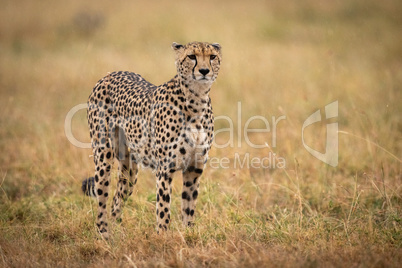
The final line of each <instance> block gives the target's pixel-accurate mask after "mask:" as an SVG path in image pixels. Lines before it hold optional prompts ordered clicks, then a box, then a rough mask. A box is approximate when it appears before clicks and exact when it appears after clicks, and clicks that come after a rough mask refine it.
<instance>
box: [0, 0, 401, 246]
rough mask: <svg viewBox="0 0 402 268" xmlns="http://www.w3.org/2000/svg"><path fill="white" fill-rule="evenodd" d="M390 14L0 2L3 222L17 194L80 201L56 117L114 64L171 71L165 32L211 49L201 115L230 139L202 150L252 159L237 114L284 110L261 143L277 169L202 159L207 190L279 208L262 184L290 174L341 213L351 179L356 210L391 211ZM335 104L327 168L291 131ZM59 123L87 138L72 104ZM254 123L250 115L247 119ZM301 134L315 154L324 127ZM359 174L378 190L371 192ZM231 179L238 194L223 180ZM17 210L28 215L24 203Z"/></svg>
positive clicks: (221, 5)
mask: <svg viewBox="0 0 402 268" xmlns="http://www.w3.org/2000/svg"><path fill="white" fill-rule="evenodd" d="M401 14H402V3H401V2H400V1H393V0H385V1H371V0H369V1H366V0H365V1H363V0H362V1H360V0H357V1H341V0H339V1H313V0H306V1H262V0H261V1H259V0H253V1H237V0H235V1H228V0H224V1H202V2H196V1H181V0H179V1H175V2H174V3H173V4H172V3H171V2H168V1H75V0H72V1H68V2H64V1H48V0H44V1H22V0H17V1H9V0H4V1H2V5H1V9H0V149H1V151H2V154H0V183H1V191H0V203H1V202H3V205H0V207H2V206H3V207H2V210H3V219H2V224H3V226H12V225H13V224H14V223H15V221H16V218H18V217H17V216H16V215H19V214H18V211H15V210H13V209H11V208H10V207H13V206H14V207H16V206H17V205H16V204H18V202H26V200H27V199H28V200H35V202H40V200H42V201H43V202H45V203H46V202H47V201H49V202H50V200H53V199H49V198H56V197H60V198H61V196H67V198H70V202H72V203H74V202H75V201H74V200H81V199H79V198H81V197H80V192H79V191H80V185H81V181H82V179H83V178H86V177H88V176H91V175H92V172H93V162H92V161H93V160H92V158H90V157H89V155H91V154H92V152H91V150H90V149H80V148H77V147H74V146H72V145H71V144H70V143H69V142H68V140H67V139H66V136H65V133H64V120H65V117H66V114H67V112H68V111H69V110H70V109H71V108H72V107H74V106H75V105H77V104H80V103H85V102H86V101H87V98H88V96H89V94H90V92H91V90H92V88H93V86H94V85H95V84H96V82H97V81H98V80H99V79H100V78H102V77H103V76H105V75H106V74H107V73H108V72H112V71H117V70H128V71H133V72H136V73H139V74H141V75H142V76H143V77H144V78H146V79H147V80H148V81H150V82H152V83H154V84H157V85H158V84H161V83H163V82H165V81H168V80H169V79H171V78H172V77H173V76H174V75H175V73H176V69H175V66H174V56H173V52H172V50H171V44H172V42H179V43H187V42H191V41H206V42H217V43H220V44H221V46H222V49H223V62H222V66H221V72H220V74H219V77H218V79H217V81H216V83H215V84H214V85H213V88H212V91H211V98H212V104H213V108H214V114H215V117H217V116H220V115H223V116H228V117H230V118H232V119H233V123H234V129H235V131H234V138H235V143H234V147H232V148H226V149H224V150H223V149H217V148H213V150H212V152H211V154H210V156H211V157H222V156H226V157H229V158H231V159H232V160H233V157H234V155H235V153H239V154H240V155H244V154H246V153H250V154H251V156H256V157H264V156H266V155H267V154H268V152H269V150H268V149H266V150H265V149H253V148H251V147H250V146H248V145H247V144H245V142H244V137H241V143H240V144H238V143H237V133H238V132H237V129H238V128H239V127H240V129H242V128H243V127H244V123H245V121H247V119H248V118H250V117H251V116H255V115H260V116H263V117H265V118H267V119H268V121H269V122H270V123H271V124H272V116H275V117H276V118H278V117H280V116H283V115H284V116H286V119H285V120H283V121H281V122H280V123H278V126H277V132H276V135H277V138H276V147H273V148H271V149H272V151H273V152H275V153H276V154H277V155H278V156H280V157H283V158H284V159H286V169H285V171H286V172H285V173H284V172H283V170H278V169H253V168H250V169H246V168H243V169H239V168H233V167H231V168H230V169H222V168H220V169H211V168H209V169H208V170H207V171H206V173H205V174H204V176H205V178H206V180H207V181H209V180H210V181H214V182H211V183H212V185H214V187H215V186H216V187H215V188H214V187H210V188H208V189H209V190H211V191H215V192H216V193H218V194H219V193H221V192H225V193H236V196H237V197H239V195H241V196H242V200H243V202H245V204H246V205H245V206H249V207H254V209H256V211H259V212H261V211H266V210H267V209H268V210H269V208H270V207H272V206H273V205H274V204H275V205H279V206H280V207H281V206H282V207H292V206H293V205H294V200H293V199H292V197H291V196H292V195H291V194H288V193H287V194H284V192H283V191H282V190H280V189H279V190H277V191H274V189H271V188H272V184H273V183H275V184H279V185H282V186H284V187H288V188H292V187H296V186H295V185H296V184H294V183H293V182H292V181H289V176H290V177H291V178H296V177H297V178H298V179H299V178H300V180H302V181H300V184H298V186H297V189H298V191H299V192H298V193H299V194H300V193H302V195H303V198H304V200H305V201H306V204H308V208H309V209H312V210H313V211H315V210H318V211H321V210H322V211H325V210H330V209H331V208H333V207H336V205H334V203H337V204H338V205H339V207H340V208H344V209H345V211H347V208H348V205H347V204H349V203H347V202H346V200H350V198H352V197H351V196H353V194H352V193H353V189H354V188H355V186H356V185H357V187H359V188H358V189H361V190H364V192H362V193H361V194H362V195H361V199H360V200H366V201H365V202H366V203H367V206H368V207H370V208H371V206H374V207H375V208H376V209H378V210H381V209H384V207H383V202H385V201H384V200H388V199H387V198H385V197H384V196H386V197H387V196H388V197H392V198H394V199H392V198H391V199H392V200H394V201H393V202H394V203H393V204H394V206H393V207H394V208H395V207H396V208H397V209H398V211H399V212H400V205H401V160H400V159H401V157H402V155H401V148H402V136H401V133H402V123H401V112H402V111H401V107H402V96H401V93H402V90H401V85H402V68H401V67H402V46H401V44H402V27H401V25H402V16H401ZM336 100H337V101H338V102H339V117H338V119H337V120H336V121H337V122H338V123H339V130H341V131H343V132H347V133H349V134H345V133H340V134H339V165H338V167H336V168H333V167H329V166H328V165H325V164H324V163H322V162H320V161H319V160H317V159H315V158H314V157H313V156H311V155H310V154H309V153H308V152H307V151H306V150H305V149H304V147H303V144H302V141H301V128H302V125H303V122H304V120H306V119H307V117H308V116H309V115H310V114H312V113H313V112H315V111H316V110H317V109H320V108H323V107H324V106H325V105H327V104H329V103H331V102H333V101H336ZM238 102H240V103H241V107H242V113H241V119H242V120H241V121H242V122H239V121H238V117H237V113H238ZM73 119H74V120H73V125H72V128H73V133H74V135H75V136H76V138H77V139H79V140H81V141H85V142H89V134H88V127H87V122H86V112H85V111H84V110H82V111H80V112H79V113H77V115H76V116H75V117H74V118H73ZM264 126H265V125H264V124H263V122H262V121H258V120H256V121H253V123H252V124H251V125H250V127H253V128H263V127H264ZM227 127H229V125H228V123H227V122H225V121H224V120H218V121H217V122H216V129H223V128H227ZM271 128H272V125H271ZM271 130H272V129H271ZM249 135H250V137H251V138H252V140H253V141H254V142H255V143H258V144H264V142H268V143H269V144H271V141H272V138H273V137H272V135H273V133H272V131H271V132H269V133H252V134H249ZM305 135H306V142H307V144H308V145H309V146H311V147H313V148H315V149H317V150H320V151H322V152H323V151H324V150H325V145H324V142H325V135H326V134H325V123H323V124H317V125H314V126H311V127H310V128H308V129H306V133H305ZM356 136H357V137H356ZM227 140H228V133H221V134H219V135H217V137H216V142H217V143H218V144H223V143H225V142H226V141H227ZM271 146H272V144H271ZM140 176H142V177H143V179H141V178H140V180H139V186H138V188H137V189H138V190H137V191H138V193H137V194H138V195H139V196H140V200H141V196H142V197H143V199H144V200H145V201H147V200H148V201H149V200H150V201H152V200H153V198H154V197H153V196H149V193H150V192H152V191H153V189H154V180H153V178H152V174H151V173H149V172H141V173H140ZM356 181H358V183H357V184H356ZM267 182H269V183H271V184H267V185H265V186H261V187H262V188H259V190H258V191H262V192H265V193H267V196H261V195H259V199H258V200H257V199H255V200H254V197H255V192H254V190H255V188H253V187H254V186H255V185H258V184H264V183H267ZM373 182H374V184H375V185H378V186H379V187H378V188H381V189H384V191H380V192H379V191H377V189H375V187H373ZM214 183H216V184H214ZM180 185H181V184H180V183H178V184H177V185H176V190H175V191H177V194H178V195H179V191H180V189H181V188H180ZM218 185H219V186H218ZM253 185H254V186H253ZM240 186H242V187H243V186H244V187H243V188H242V191H240V190H239V189H238V188H236V187H240ZM177 188H178V189H177ZM235 188H236V189H235ZM208 189H204V190H205V191H207V190H208ZM253 189H254V190H253ZM342 189H349V190H350V191H349V190H348V191H344V190H342ZM75 198H77V199H75ZM384 198H385V199H384ZM56 199H57V198H56ZM24 200H25V201H24ZM61 200H63V199H61ZM381 200H382V201H381ZM53 201H54V200H53ZM145 201H144V202H145ZM178 201H179V200H177V202H178ZM201 202H202V201H201ZM248 202H249V203H248ZM331 202H332V203H331ZM376 202H378V204H377V203H376ZM50 203H51V202H50ZM7 204H8V205H7ZM21 204H25V205H24V206H23V205H21V209H22V208H23V207H26V203H21ZM177 204H178V203H177ZM201 204H202V203H201ZM344 205H345V207H343V206H344ZM331 206H332V207H331ZM177 207H179V205H177ZM201 207H202V205H201ZM78 210H79V209H78ZM341 210H342V209H341ZM6 211H7V213H8V214H7V213H6ZM20 213H22V215H25V216H21V217H23V218H24V217H25V218H24V219H25V220H26V219H29V214H28V216H27V214H26V213H27V212H26V211H24V210H22V211H20ZM24 213H25V214H24ZM77 213H78V212H77ZM216 213H218V212H216ZM264 213H265V212H264ZM7 215H11V216H7ZM150 215H152V214H150ZM399 215H400V214H399ZM0 217H1V216H0ZM10 217H11V218H10ZM150 217H151V219H152V220H151V223H152V221H153V218H152V216H150ZM399 230H400V229H399ZM399 238H400V232H399ZM399 241H400V240H399Z"/></svg>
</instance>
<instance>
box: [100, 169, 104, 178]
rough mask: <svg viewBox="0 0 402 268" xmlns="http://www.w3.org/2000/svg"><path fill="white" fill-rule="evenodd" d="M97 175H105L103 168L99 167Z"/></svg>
mask: <svg viewBox="0 0 402 268" xmlns="http://www.w3.org/2000/svg"><path fill="white" fill-rule="evenodd" d="M99 175H100V176H101V177H103V175H105V171H104V170H103V169H101V170H100V172H99Z"/></svg>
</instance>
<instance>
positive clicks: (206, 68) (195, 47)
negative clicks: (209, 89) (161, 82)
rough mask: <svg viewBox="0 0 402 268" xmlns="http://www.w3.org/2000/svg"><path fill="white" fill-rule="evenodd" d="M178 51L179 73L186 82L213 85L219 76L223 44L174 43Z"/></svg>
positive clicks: (173, 46)
mask: <svg viewBox="0 0 402 268" xmlns="http://www.w3.org/2000/svg"><path fill="white" fill-rule="evenodd" d="M172 48H173V50H174V51H175V52H176V67H177V73H178V75H179V76H180V77H181V79H183V80H184V81H183V82H184V83H186V82H187V83H190V84H192V83H194V82H195V83H200V84H207V85H209V86H210V85H211V84H212V83H213V82H214V81H215V79H216V77H217V76H218V72H219V68H220V63H221V60H222V53H221V46H220V45H219V44H217V43H214V44H209V43H206V42H192V43H188V44H187V45H180V44H177V43H173V44H172Z"/></svg>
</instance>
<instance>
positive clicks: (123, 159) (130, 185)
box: [112, 129, 138, 222]
mask: <svg viewBox="0 0 402 268" xmlns="http://www.w3.org/2000/svg"><path fill="white" fill-rule="evenodd" d="M116 132H118V133H116V136H117V137H118V139H117V140H118V143H117V144H118V146H116V153H115V156H116V158H117V160H118V161H119V171H118V182H117V189H116V193H115V195H114V197H113V204H112V218H114V219H115V220H116V221H117V222H121V213H122V209H123V206H124V203H125V202H126V201H127V199H128V198H129V197H130V195H131V194H132V193H133V189H134V185H135V184H136V183H137V173H138V169H137V164H136V163H135V162H134V161H133V159H132V158H131V157H130V154H129V150H128V147H127V142H126V139H125V136H124V133H123V131H122V130H121V129H117V130H116Z"/></svg>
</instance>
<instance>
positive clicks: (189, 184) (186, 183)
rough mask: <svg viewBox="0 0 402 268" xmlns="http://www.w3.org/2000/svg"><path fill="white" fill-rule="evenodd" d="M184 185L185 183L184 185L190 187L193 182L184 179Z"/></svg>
mask: <svg viewBox="0 0 402 268" xmlns="http://www.w3.org/2000/svg"><path fill="white" fill-rule="evenodd" d="M184 185H185V186H186V187H190V186H191V185H193V183H192V182H191V181H186V182H185V183H184Z"/></svg>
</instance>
